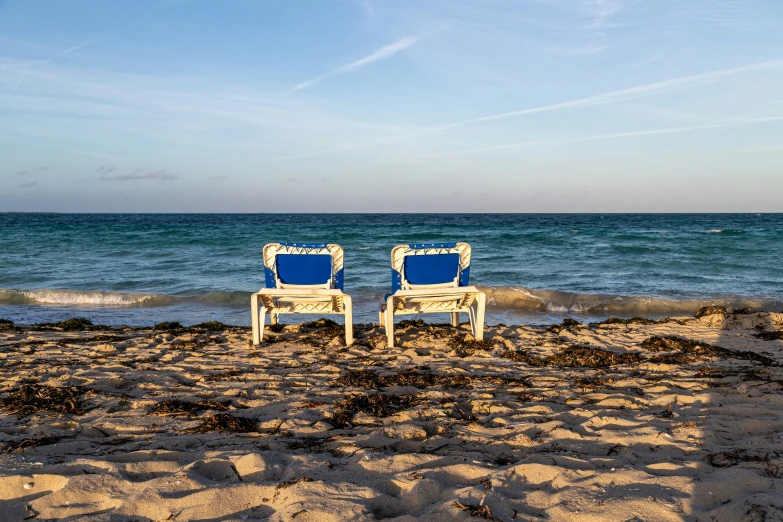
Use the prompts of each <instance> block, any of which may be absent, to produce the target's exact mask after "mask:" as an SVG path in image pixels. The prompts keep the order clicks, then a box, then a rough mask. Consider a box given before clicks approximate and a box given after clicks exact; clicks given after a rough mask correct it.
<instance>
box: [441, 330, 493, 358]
mask: <svg viewBox="0 0 783 522" xmlns="http://www.w3.org/2000/svg"><path fill="white" fill-rule="evenodd" d="M448 346H449V348H451V349H452V350H454V351H455V352H456V354H457V357H470V356H472V355H474V354H475V353H476V352H477V351H489V350H491V349H492V348H494V347H495V343H491V342H489V341H478V340H476V339H467V338H466V337H463V336H461V335H455V336H453V337H452V338H451V339H450V340H449V342H448Z"/></svg>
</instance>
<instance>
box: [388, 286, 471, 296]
mask: <svg viewBox="0 0 783 522" xmlns="http://www.w3.org/2000/svg"><path fill="white" fill-rule="evenodd" d="M478 292H479V289H478V288H476V287H475V286H452V287H441V288H416V289H415V290H397V291H396V292H394V293H393V294H392V295H391V297H417V296H427V295H439V294H472V293H478Z"/></svg>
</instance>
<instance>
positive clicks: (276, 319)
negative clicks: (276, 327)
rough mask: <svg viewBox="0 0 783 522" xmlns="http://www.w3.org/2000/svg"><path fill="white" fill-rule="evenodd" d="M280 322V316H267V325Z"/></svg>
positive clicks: (272, 314)
mask: <svg viewBox="0 0 783 522" xmlns="http://www.w3.org/2000/svg"><path fill="white" fill-rule="evenodd" d="M279 322H280V314H275V313H271V314H269V324H277V323H279Z"/></svg>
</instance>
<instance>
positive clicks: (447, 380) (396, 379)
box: [332, 368, 471, 390]
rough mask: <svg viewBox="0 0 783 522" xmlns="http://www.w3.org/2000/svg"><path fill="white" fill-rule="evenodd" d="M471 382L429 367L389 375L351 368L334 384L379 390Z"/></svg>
mask: <svg viewBox="0 0 783 522" xmlns="http://www.w3.org/2000/svg"><path fill="white" fill-rule="evenodd" d="M470 383H471V380H470V378H469V377H466V376H464V375H436V374H434V373H432V372H431V371H430V370H429V369H428V368H409V369H407V370H402V371H399V372H396V373H392V374H389V375H381V374H379V373H375V372H372V371H370V370H350V371H348V372H346V373H344V374H343V375H341V376H340V377H339V378H338V379H337V380H336V381H334V382H333V383H332V386H333V387H335V386H352V387H355V388H364V389H368V390H377V389H379V388H386V387H389V386H414V387H416V388H420V389H423V388H429V387H432V386H444V387H447V388H462V387H465V386H469V385H470Z"/></svg>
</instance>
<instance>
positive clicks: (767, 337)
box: [753, 331, 783, 341]
mask: <svg viewBox="0 0 783 522" xmlns="http://www.w3.org/2000/svg"><path fill="white" fill-rule="evenodd" d="M753 337H756V338H757V339H762V340H764V341H777V340H780V339H783V332H779V331H775V332H758V333H755V334H753Z"/></svg>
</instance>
